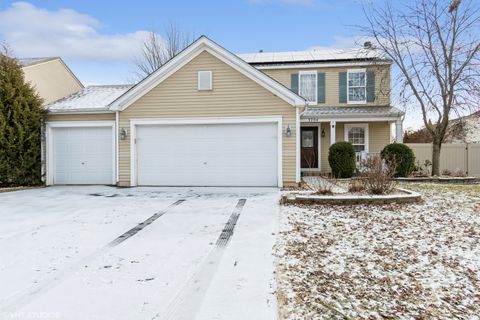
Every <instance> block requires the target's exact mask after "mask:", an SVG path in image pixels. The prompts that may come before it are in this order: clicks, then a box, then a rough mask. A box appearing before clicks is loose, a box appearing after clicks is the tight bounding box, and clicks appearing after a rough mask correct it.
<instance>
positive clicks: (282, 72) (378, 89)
mask: <svg viewBox="0 0 480 320" xmlns="http://www.w3.org/2000/svg"><path fill="white" fill-rule="evenodd" d="M361 68H366V69H367V71H374V72H375V102H373V103H368V105H375V106H388V105H390V66H389V65H379V66H374V67H372V66H363V67H362V66H352V67H351V68H346V67H334V68H332V67H330V68H308V67H305V68H303V69H270V70H262V71H263V72H264V73H266V74H267V75H269V76H270V77H272V78H274V79H275V80H277V81H278V82H280V83H281V84H283V85H285V86H287V87H288V88H290V87H291V84H290V81H291V80H290V75H291V74H292V73H298V72H299V71H301V70H316V71H317V72H324V73H325V87H326V89H325V103H321V104H318V106H319V107H321V106H328V107H340V106H355V104H347V103H339V102H338V96H339V93H338V73H339V72H347V71H348V69H361ZM359 105H365V104H359Z"/></svg>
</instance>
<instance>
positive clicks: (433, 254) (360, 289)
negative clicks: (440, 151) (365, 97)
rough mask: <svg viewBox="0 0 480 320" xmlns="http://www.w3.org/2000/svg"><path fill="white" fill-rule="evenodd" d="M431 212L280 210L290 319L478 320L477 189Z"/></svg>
mask: <svg viewBox="0 0 480 320" xmlns="http://www.w3.org/2000/svg"><path fill="white" fill-rule="evenodd" d="M402 187H406V188H408V189H411V190H414V191H419V192H421V193H422V194H423V199H424V200H425V202H424V203H419V204H411V205H385V206H349V207H341V206H311V207H305V206H293V205H287V206H284V207H283V208H282V224H281V230H282V232H281V233H280V236H279V239H278V242H277V245H276V255H277V279H278V294H277V295H278V299H279V304H280V310H281V314H282V316H283V319H345V318H346V319H399V318H400V319H480V186H479V185H476V186H458V185H434V184H408V185H402Z"/></svg>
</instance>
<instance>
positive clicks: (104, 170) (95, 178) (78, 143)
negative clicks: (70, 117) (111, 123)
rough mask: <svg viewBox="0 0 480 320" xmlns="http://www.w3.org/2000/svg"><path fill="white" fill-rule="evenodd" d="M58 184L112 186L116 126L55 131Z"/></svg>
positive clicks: (56, 129) (55, 129) (55, 169)
mask: <svg viewBox="0 0 480 320" xmlns="http://www.w3.org/2000/svg"><path fill="white" fill-rule="evenodd" d="M53 139H54V151H53V152H54V164H53V166H54V171H53V172H54V176H53V183H54V184H112V183H113V141H112V127H68V128H64V127H59V128H53Z"/></svg>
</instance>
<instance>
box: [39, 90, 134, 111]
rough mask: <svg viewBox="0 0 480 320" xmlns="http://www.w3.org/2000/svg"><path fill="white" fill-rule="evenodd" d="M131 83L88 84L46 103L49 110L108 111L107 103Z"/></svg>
mask: <svg viewBox="0 0 480 320" xmlns="http://www.w3.org/2000/svg"><path fill="white" fill-rule="evenodd" d="M131 87H132V85H102V86H88V87H86V88H84V89H82V90H80V91H78V92H77V93H74V94H71V95H69V96H67V97H65V98H62V99H60V100H57V101H54V102H52V103H50V104H47V105H46V108H47V110H48V111H50V112H75V111H77V112H82V111H83V112H85V111H108V110H109V104H110V103H112V102H113V101H114V100H115V99H117V98H118V97H120V96H121V95H122V94H124V93H125V92H126V91H127V90H128V89H130V88H131Z"/></svg>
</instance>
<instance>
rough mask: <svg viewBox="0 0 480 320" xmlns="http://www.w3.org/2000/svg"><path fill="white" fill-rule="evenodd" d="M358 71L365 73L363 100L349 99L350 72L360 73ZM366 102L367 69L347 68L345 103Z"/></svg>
mask: <svg viewBox="0 0 480 320" xmlns="http://www.w3.org/2000/svg"><path fill="white" fill-rule="evenodd" d="M360 72H363V73H365V100H363V101H350V85H349V78H350V73H360ZM356 88H358V87H356ZM366 103H367V69H348V70H347V104H366Z"/></svg>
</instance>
